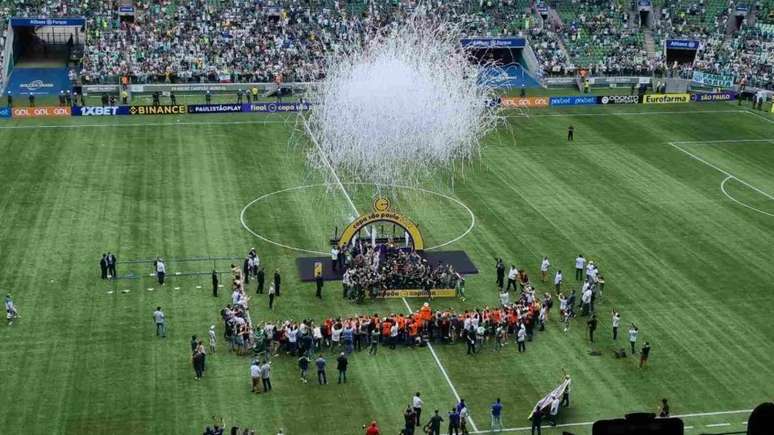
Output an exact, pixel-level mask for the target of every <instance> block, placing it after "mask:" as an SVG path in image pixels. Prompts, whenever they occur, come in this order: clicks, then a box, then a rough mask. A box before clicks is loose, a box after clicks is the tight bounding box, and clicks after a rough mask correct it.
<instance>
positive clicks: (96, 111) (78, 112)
mask: <svg viewBox="0 0 774 435" xmlns="http://www.w3.org/2000/svg"><path fill="white" fill-rule="evenodd" d="M128 114H129V106H73V109H72V115H73V116H117V115H128Z"/></svg>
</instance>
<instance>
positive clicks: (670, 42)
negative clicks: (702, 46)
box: [666, 39, 699, 50]
mask: <svg viewBox="0 0 774 435" xmlns="http://www.w3.org/2000/svg"><path fill="white" fill-rule="evenodd" d="M666 48H667V50H698V49H699V41H696V40H693V39H667V40H666Z"/></svg>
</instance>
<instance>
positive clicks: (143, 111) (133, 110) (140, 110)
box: [129, 104, 187, 115]
mask: <svg viewBox="0 0 774 435" xmlns="http://www.w3.org/2000/svg"><path fill="white" fill-rule="evenodd" d="M185 113H187V110H186V106H185V105H184V104H179V105H176V106H167V105H165V106H129V114H130V115H182V114H185Z"/></svg>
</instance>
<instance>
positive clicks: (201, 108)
mask: <svg viewBox="0 0 774 435" xmlns="http://www.w3.org/2000/svg"><path fill="white" fill-rule="evenodd" d="M241 111H242V105H241V104H189V105H188V113H234V112H241Z"/></svg>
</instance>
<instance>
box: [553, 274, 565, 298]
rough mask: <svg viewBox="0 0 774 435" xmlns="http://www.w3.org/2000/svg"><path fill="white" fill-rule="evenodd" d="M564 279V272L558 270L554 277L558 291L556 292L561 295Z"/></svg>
mask: <svg viewBox="0 0 774 435" xmlns="http://www.w3.org/2000/svg"><path fill="white" fill-rule="evenodd" d="M563 278H564V277H563V276H562V271H561V270H557V271H556V275H554V288H555V289H556V292H557V293H559V292H560V291H561V290H562V279H563Z"/></svg>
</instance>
